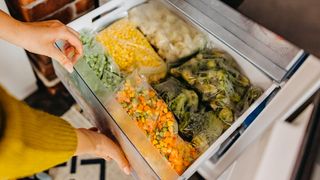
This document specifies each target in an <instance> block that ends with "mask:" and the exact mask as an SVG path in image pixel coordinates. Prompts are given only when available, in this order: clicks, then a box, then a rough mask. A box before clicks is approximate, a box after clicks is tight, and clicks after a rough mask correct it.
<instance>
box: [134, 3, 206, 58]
mask: <svg viewBox="0 0 320 180" xmlns="http://www.w3.org/2000/svg"><path fill="white" fill-rule="evenodd" d="M129 20H130V21H131V22H133V23H134V24H135V25H136V26H137V27H138V28H139V29H140V30H141V31H142V33H143V34H144V35H145V36H146V37H147V39H148V40H149V42H150V43H151V44H152V45H153V46H154V47H155V48H156V49H157V52H158V54H159V55H160V56H161V57H162V58H163V59H165V60H166V61H167V62H168V63H176V62H177V61H178V60H180V59H181V58H184V57H187V56H190V55H192V54H194V53H196V52H197V51H199V50H200V49H202V48H204V46H205V44H206V38H205V36H204V35H203V34H202V33H200V32H199V31H197V30H196V29H195V28H194V27H192V26H190V25H188V24H187V23H186V22H185V21H183V20H182V19H181V18H179V17H178V16H176V15H174V14H173V13H172V12H171V11H169V10H168V9H167V8H166V7H164V6H163V5H161V4H160V3H159V2H156V1H150V2H148V3H146V4H143V5H140V6H138V7H136V8H134V9H132V10H131V11H130V12H129Z"/></svg>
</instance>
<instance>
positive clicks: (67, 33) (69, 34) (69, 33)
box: [59, 26, 83, 55]
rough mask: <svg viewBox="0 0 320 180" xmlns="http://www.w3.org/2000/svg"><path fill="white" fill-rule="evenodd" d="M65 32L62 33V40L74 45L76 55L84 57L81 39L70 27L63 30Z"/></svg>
mask: <svg viewBox="0 0 320 180" xmlns="http://www.w3.org/2000/svg"><path fill="white" fill-rule="evenodd" d="M62 29H63V30H62V31H61V33H60V37H59V38H60V39H62V40H65V41H67V42H68V43H69V44H70V45H72V46H73V47H74V48H75V49H76V53H77V54H79V55H82V53H83V50H82V43H81V41H80V39H79V35H78V34H77V33H76V32H75V31H74V30H71V28H69V27H66V26H65V27H64V28H62Z"/></svg>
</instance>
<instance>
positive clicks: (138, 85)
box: [116, 73, 198, 174]
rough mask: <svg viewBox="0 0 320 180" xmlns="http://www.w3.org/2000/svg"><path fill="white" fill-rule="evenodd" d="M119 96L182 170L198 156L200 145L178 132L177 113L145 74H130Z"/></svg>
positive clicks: (158, 148) (146, 131) (164, 153)
mask: <svg viewBox="0 0 320 180" xmlns="http://www.w3.org/2000/svg"><path fill="white" fill-rule="evenodd" d="M116 100H117V101H118V102H119V103H120V104H121V106H122V107H123V108H124V109H125V111H126V112H127V113H128V115H129V116H130V117H131V119H132V120H134V121H135V123H136V124H137V126H138V127H139V128H140V129H141V130H142V131H143V133H144V134H145V135H146V136H147V138H148V140H149V141H150V142H151V143H152V144H153V146H154V147H155V148H156V149H157V150H158V151H159V152H160V154H161V155H162V156H164V157H165V158H166V159H167V161H168V163H169V164H170V166H171V167H172V168H173V169H174V170H176V172H177V173H178V174H182V173H183V171H184V170H185V169H186V168H187V167H188V166H189V165H190V164H191V163H192V162H193V161H194V160H195V159H196V158H197V156H198V151H197V150H196V148H194V147H193V146H192V145H191V143H189V142H186V141H184V140H183V139H182V138H180V136H179V135H178V125H177V122H176V120H175V117H174V115H173V113H172V112H171V111H170V110H169V109H168V106H167V104H166V103H165V102H164V101H163V100H162V99H161V98H160V97H159V96H157V94H156V92H155V91H154V90H153V89H152V88H151V87H150V86H149V85H148V84H147V83H146V81H144V79H143V77H141V76H139V75H138V74H137V73H134V74H132V75H130V76H128V77H127V79H126V80H125V82H124V84H123V86H122V88H120V90H119V91H118V92H117V93H116Z"/></svg>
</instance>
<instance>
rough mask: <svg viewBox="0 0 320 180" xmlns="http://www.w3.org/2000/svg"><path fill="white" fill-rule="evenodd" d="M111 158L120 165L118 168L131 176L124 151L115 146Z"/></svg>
mask: <svg viewBox="0 0 320 180" xmlns="http://www.w3.org/2000/svg"><path fill="white" fill-rule="evenodd" d="M110 156H111V157H112V159H113V160H115V161H116V162H117V164H118V166H119V167H120V168H121V169H122V170H123V171H124V172H125V173H126V174H127V175H129V174H130V173H131V169H130V165H129V162H128V161H127V159H126V157H125V156H124V154H123V152H122V150H121V149H120V148H119V146H117V145H116V144H114V148H113V150H112V152H111V153H110Z"/></svg>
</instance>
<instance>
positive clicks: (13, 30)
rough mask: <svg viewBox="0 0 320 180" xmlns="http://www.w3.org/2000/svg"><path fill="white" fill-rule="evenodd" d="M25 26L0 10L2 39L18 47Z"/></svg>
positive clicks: (0, 37) (0, 36) (0, 35)
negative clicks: (20, 34)
mask: <svg viewBox="0 0 320 180" xmlns="http://www.w3.org/2000/svg"><path fill="white" fill-rule="evenodd" d="M22 26H23V24H22V23H21V22H20V21H18V20H15V19H14V18H12V17H11V16H9V15H8V14H6V13H5V12H3V11H1V10H0V39H2V40H5V41H8V42H10V43H12V44H15V45H18V42H17V39H18V37H19V31H20V32H21V30H22V29H21V28H22Z"/></svg>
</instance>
